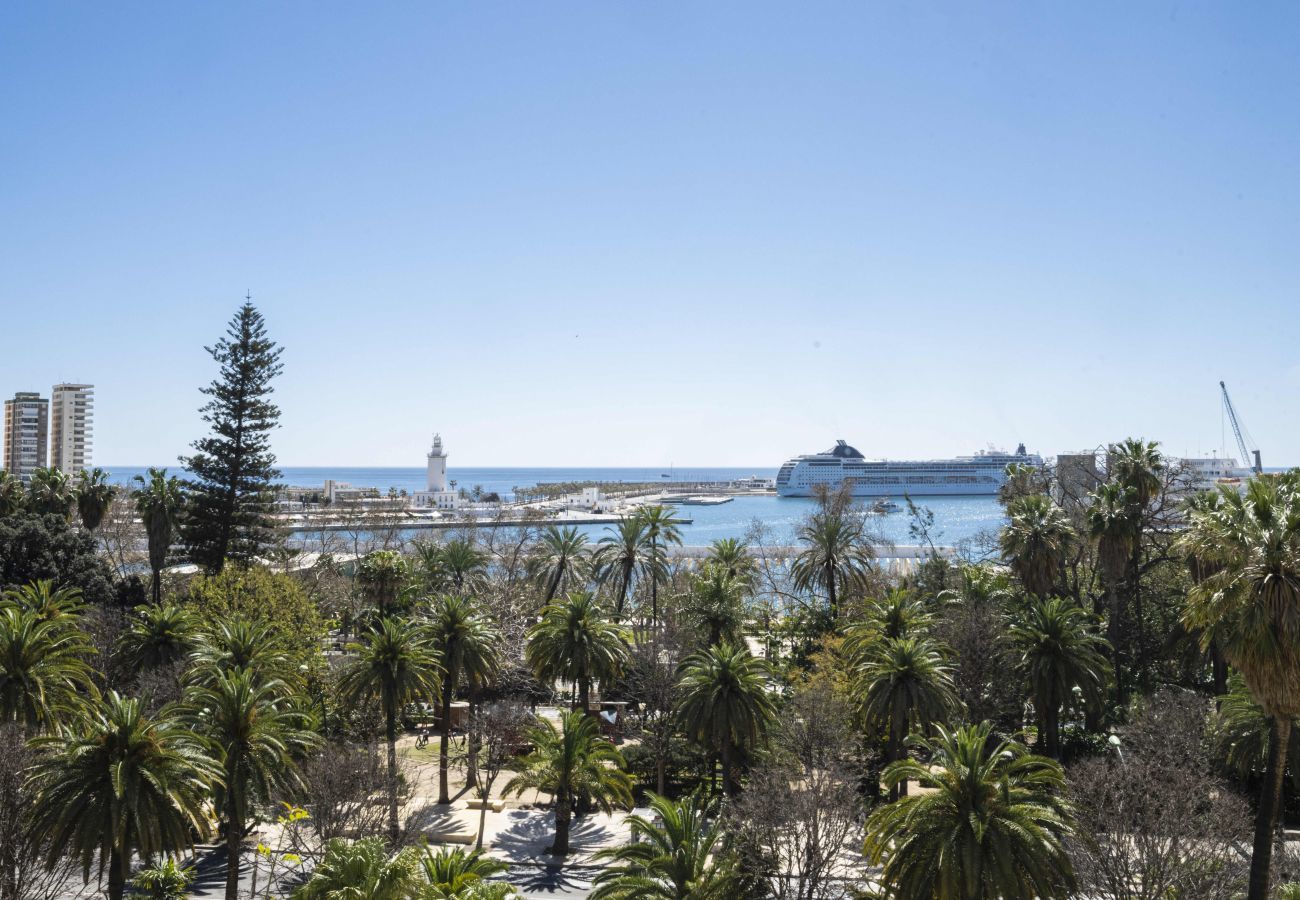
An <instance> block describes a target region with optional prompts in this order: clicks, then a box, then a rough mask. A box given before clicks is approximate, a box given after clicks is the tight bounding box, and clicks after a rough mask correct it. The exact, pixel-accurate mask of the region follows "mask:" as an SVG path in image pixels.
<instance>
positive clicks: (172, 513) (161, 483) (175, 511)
mask: <svg viewBox="0 0 1300 900" xmlns="http://www.w3.org/2000/svg"><path fill="white" fill-rule="evenodd" d="M135 482H136V484H137V485H138V486H137V487H136V489H135V490H134V491H132V492H131V497H132V499H133V500H135V509H136V512H138V513H139V514H140V519H141V521H142V522H143V523H144V531H145V535H146V537H147V538H148V541H149V572H150V574H151V579H150V582H149V588H150V592H151V593H152V595H153V602H154V606H158V605H159V604H161V603H162V570H163V567H164V566H166V565H167V554H168V553H169V552H170V551H171V546H172V543H173V542H174V541H175V539H176V535H177V534H178V533H179V531H180V527H181V516H182V515H183V513H184V509H185V486H184V482H182V481H181V480H180V479H179V478H177V477H176V476H175V475H172V476H170V477H169V476H168V475H167V470H166V469H156V468H151V469H149V472H148V474H147V476H145V475H137V476H135Z"/></svg>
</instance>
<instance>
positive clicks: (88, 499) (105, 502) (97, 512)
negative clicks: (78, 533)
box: [73, 468, 117, 532]
mask: <svg viewBox="0 0 1300 900" xmlns="http://www.w3.org/2000/svg"><path fill="white" fill-rule="evenodd" d="M73 494H74V496H75V497H76V500H77V513H78V514H79V515H80V516H81V524H82V526H83V527H84V528H85V529H86V530H87V531H90V532H93V531H94V530H95V529H96V528H98V527H99V523H100V522H103V521H104V516H105V515H107V513H108V509H109V507H110V506H112V505H113V501H114V500H115V499H116V498H117V487H116V486H114V485H112V484H110V483H109V481H108V473H107V472H105V471H104V470H103V469H98V468H96V469H91V470H89V471H87V470H85V469H82V470H81V473H80V474H79V475H78V476H77V486H76V489H75V490H74V492H73Z"/></svg>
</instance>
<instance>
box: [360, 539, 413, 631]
mask: <svg viewBox="0 0 1300 900" xmlns="http://www.w3.org/2000/svg"><path fill="white" fill-rule="evenodd" d="M409 571H410V569H409V566H407V564H406V560H405V559H403V558H402V554H400V553H398V552H397V551H396V550H375V551H374V552H372V553H367V554H366V555H365V556H364V557H362V559H361V562H360V563H359V564H358V565H357V583H358V584H359V585H361V592H362V595H363V596H364V597H365V599H366V602H367V603H368V604H369V605H370V606H372V607H374V608H375V609H377V610H378V611H379V614H380V615H381V616H386V615H390V614H391V613H392V612H393V611H394V609H393V604H394V603H395V602H396V601H397V595H398V593H399V592H400V591H401V590H402V586H403V585H404V584H405V583H406V579H407V576H408V575H409Z"/></svg>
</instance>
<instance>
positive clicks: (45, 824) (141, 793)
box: [31, 692, 221, 900]
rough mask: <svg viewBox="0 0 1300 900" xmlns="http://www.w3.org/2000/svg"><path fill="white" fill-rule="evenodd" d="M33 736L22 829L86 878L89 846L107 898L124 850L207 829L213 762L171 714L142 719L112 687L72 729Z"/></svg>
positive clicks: (162, 846)
mask: <svg viewBox="0 0 1300 900" xmlns="http://www.w3.org/2000/svg"><path fill="white" fill-rule="evenodd" d="M39 745H40V746H41V747H42V748H44V749H45V750H46V751H47V752H46V754H45V755H44V757H43V758H42V759H41V761H40V762H39V763H37V765H36V767H35V770H34V772H33V776H32V779H33V784H34V785H35V786H36V789H37V799H36V803H35V805H34V807H33V809H32V813H31V815H32V828H33V829H35V831H36V833H37V834H44V835H46V836H47V837H48V838H49V841H50V846H51V854H52V855H51V858H52V859H53V858H55V856H56V855H57V854H62V853H67V852H71V853H75V854H77V855H79V856H80V857H81V862H82V867H83V875H84V877H85V878H87V879H89V877H90V866H91V862H92V861H93V860H94V859H95V858H96V855H97V854H98V859H99V866H100V872H101V873H102V872H103V870H104V867H105V864H107V868H108V896H109V898H110V900H121V898H122V895H123V892H124V890H125V888H126V881H127V875H128V874H129V873H130V869H131V857H132V855H133V854H135V853H139V854H140V855H141V856H142V857H144V858H146V859H147V858H150V857H152V856H156V855H159V854H164V853H172V852H175V851H177V850H180V849H182V848H187V847H188V848H192V846H193V844H192V840H191V835H199V836H200V837H206V836H207V834H208V831H209V829H208V816H207V809H206V806H207V799H208V796H209V791H210V790H211V788H212V786H213V785H217V784H220V781H221V767H220V766H218V765H217V764H216V762H214V761H213V760H212V759H211V758H210V757H208V756H207V755H206V754H204V753H203V752H202V750H200V749H199V748H198V746H197V744H196V742H195V740H194V737H193V735H191V734H190V732H189V731H188V730H187V729H185V728H184V727H183V726H182V725H181V724H180V722H179V721H177V720H175V719H173V718H170V717H166V716H163V717H160V718H157V719H152V718H150V717H148V716H146V715H145V714H144V712H143V711H142V710H141V706H140V701H139V700H137V699H135V698H128V697H122V696H120V695H119V694H117V693H116V692H112V693H110V694H109V695H108V696H107V697H106V698H105V700H104V702H103V703H102V704H96V705H95V706H93V707H92V708H91V709H90V710H89V711H88V712H87V714H86V716H85V718H84V719H83V720H82V721H81V722H80V724H79V725H78V727H77V728H76V729H75V730H70V731H68V732H64V733H62V734H59V735H57V736H53V737H48V738H42V739H40V741H39Z"/></svg>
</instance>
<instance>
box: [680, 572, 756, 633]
mask: <svg viewBox="0 0 1300 900" xmlns="http://www.w3.org/2000/svg"><path fill="white" fill-rule="evenodd" d="M744 598H745V585H744V584H743V583H742V582H741V581H740V579H739V578H738V577H736V576H733V575H732V574H731V573H730V572H729V571H728V570H727V568H725V567H724V566H722V565H720V564H718V563H707V564H706V565H705V566H704V570H703V571H702V572H700V574H699V575H697V576H695V577H694V578H693V579H691V590H690V593H688V594H687V595H686V600H685V605H684V606H683V608H682V616H683V618H685V619H686V621H687V622H689V623H690V624H691V625H692V626H693V627H694V628H696V629H698V630H700V631H702V632H703V633H704V634H705V635H707V640H706V646H709V647H712V646H714V645H715V644H719V643H721V642H722V641H723V640H726V641H727V642H728V643H731V644H739V643H742V642H743V641H744V635H743V634H742V633H741V632H742V628H743V626H744V624H745V605H744V603H745V600H744Z"/></svg>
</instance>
